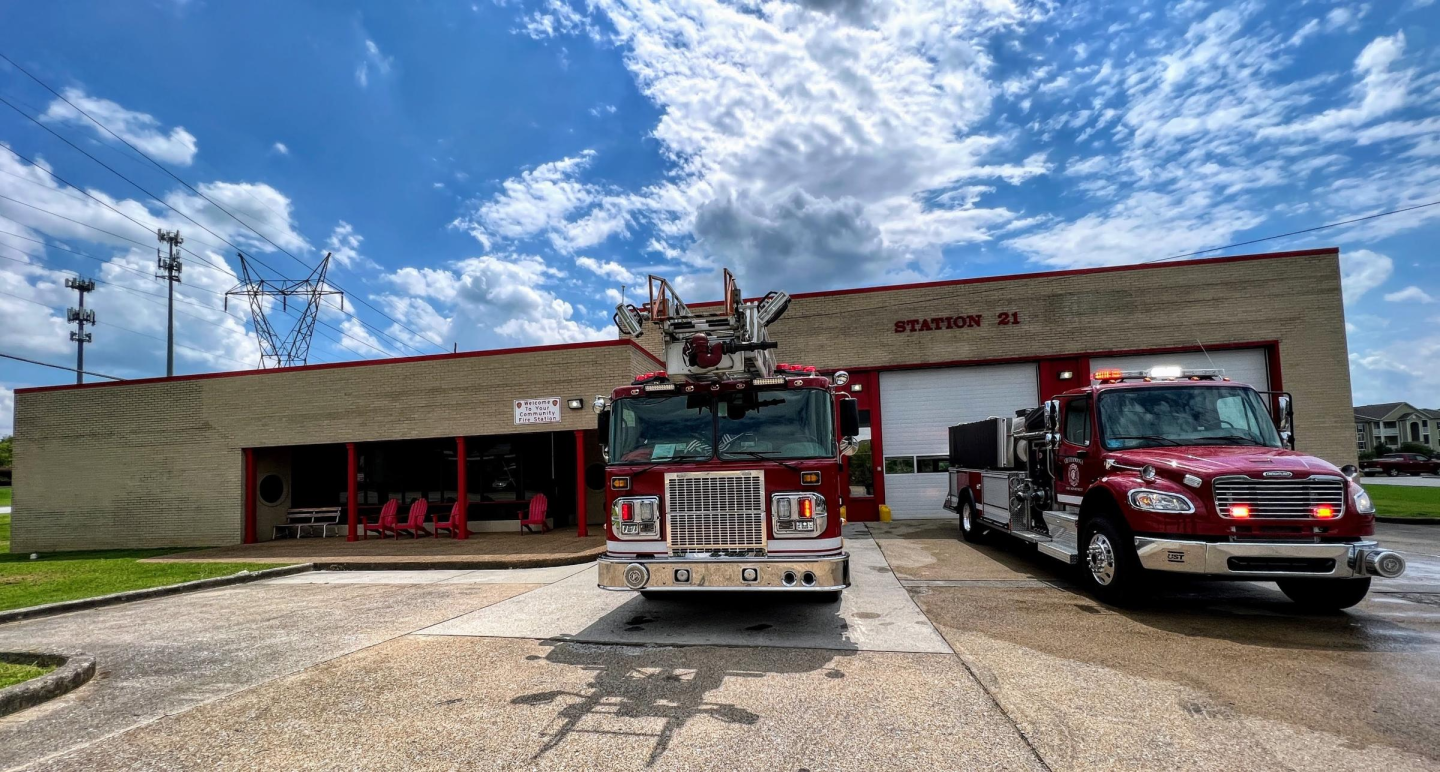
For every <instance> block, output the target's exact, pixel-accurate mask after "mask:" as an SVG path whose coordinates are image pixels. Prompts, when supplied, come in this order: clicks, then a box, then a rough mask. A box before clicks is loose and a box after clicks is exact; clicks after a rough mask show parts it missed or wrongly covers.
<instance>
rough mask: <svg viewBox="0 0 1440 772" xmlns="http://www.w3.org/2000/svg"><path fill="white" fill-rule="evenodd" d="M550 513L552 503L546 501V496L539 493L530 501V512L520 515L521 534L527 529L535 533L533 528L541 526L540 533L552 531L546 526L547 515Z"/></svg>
mask: <svg viewBox="0 0 1440 772" xmlns="http://www.w3.org/2000/svg"><path fill="white" fill-rule="evenodd" d="M549 511H550V503H549V502H548V501H546V499H545V494H543V493H537V494H535V498H533V499H530V511H529V512H521V513H520V533H525V531H526V530H527V529H529V530H531V532H533V531H534V529H533V528H532V526H537V525H538V526H540V533H545V532H546V531H548V530H550V527H549V526H547V525H546V524H545V515H546V514H547V513H548V512H549Z"/></svg>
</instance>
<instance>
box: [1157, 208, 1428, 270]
mask: <svg viewBox="0 0 1440 772" xmlns="http://www.w3.org/2000/svg"><path fill="white" fill-rule="evenodd" d="M1437 204H1440V201H1431V202H1430V203H1428V204H1416V205H1415V206H1407V207H1404V208H1401V209H1391V210H1390V211H1388V212H1380V213H1379V214H1367V215H1365V216H1364V217H1356V218H1354V219H1351V220H1341V221H1340V222H1332V223H1326V224H1324V225H1317V226H1315V227H1313V228H1304V229H1301V230H1298V231H1290V232H1289V233H1280V234H1277V235H1274V236H1265V237H1263V238H1258V239H1250V240H1249V241H1237V242H1235V243H1234V244H1226V245H1225V246H1223V247H1211V248H1209V249H1201V250H1198V251H1195V252H1186V253H1185V254H1183V255H1171V256H1169V257H1161V258H1157V259H1155V260H1146V261H1145V262H1144V263H1142V265H1148V264H1150V263H1160V262H1164V261H1166V260H1179V259H1180V258H1182V257H1194V256H1195V255H1203V254H1205V253H1206V252H1218V251H1220V250H1222V249H1234V248H1235V247H1243V246H1246V245H1249V244H1259V243H1260V242H1262V241H1273V240H1275V239H1283V238H1285V237H1287V236H1299V235H1300V234H1302V233H1314V232H1315V231H1323V230H1325V229H1327V228H1338V227H1340V226H1341V225H1353V224H1354V223H1357V222H1364V221H1366V220H1374V219H1375V218H1377V217H1389V216H1390V215H1392V214H1401V213H1402V212H1413V211H1415V210H1416V209H1424V208H1425V207H1427V206H1435V205H1437Z"/></svg>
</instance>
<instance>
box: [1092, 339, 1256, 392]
mask: <svg viewBox="0 0 1440 772" xmlns="http://www.w3.org/2000/svg"><path fill="white" fill-rule="evenodd" d="M1156 365H1180V366H1181V367H1189V368H1209V367H1218V368H1221V369H1223V370H1224V371H1225V377H1226V378H1229V379H1230V380H1232V381H1235V382H1236V383H1248V384H1250V385H1251V386H1254V387H1255V388H1256V389H1259V390H1260V391H1265V390H1266V389H1269V388H1270V368H1269V367H1268V366H1267V364H1266V358H1265V349H1259V348H1247V349H1235V350H1226V351H1211V352H1210V355H1209V356H1206V355H1205V354H1204V353H1203V352H1200V351H1195V352H1186V353H1183V354H1144V355H1141V356H1127V357H1091V358H1090V371H1091V372H1094V371H1096V370H1109V369H1118V370H1145V369H1147V368H1151V367H1154V366H1156Z"/></svg>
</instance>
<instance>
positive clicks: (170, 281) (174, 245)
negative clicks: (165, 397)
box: [155, 229, 185, 378]
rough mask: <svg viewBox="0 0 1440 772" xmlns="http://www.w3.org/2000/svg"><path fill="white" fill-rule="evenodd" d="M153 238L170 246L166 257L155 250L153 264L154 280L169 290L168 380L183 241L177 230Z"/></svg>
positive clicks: (171, 370)
mask: <svg viewBox="0 0 1440 772" xmlns="http://www.w3.org/2000/svg"><path fill="white" fill-rule="evenodd" d="M155 237H156V238H158V239H159V240H160V243H161V244H168V245H169V246H170V253H169V254H168V255H162V254H160V250H158V249H157V250H155V263H156V265H157V266H158V267H159V272H158V273H156V274H155V278H157V279H160V280H161V281H163V282H165V286H166V287H168V288H169V290H170V306H169V310H168V311H167V312H166V316H165V319H166V323H165V377H166V378H169V377H171V376H173V375H175V285H176V284H179V283H180V269H181V265H180V252H179V247H180V245H181V244H184V243H185V239H183V238H181V237H180V231H178V230H174V231H167V230H160V229H156V231H155Z"/></svg>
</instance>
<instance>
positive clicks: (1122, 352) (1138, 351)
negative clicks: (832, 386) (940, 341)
mask: <svg viewBox="0 0 1440 772" xmlns="http://www.w3.org/2000/svg"><path fill="white" fill-rule="evenodd" d="M1202 345H1203V348H1202ZM1252 348H1263V349H1265V350H1266V354H1267V356H1268V355H1270V354H1274V359H1276V360H1278V359H1279V351H1280V341H1278V340H1249V341H1235V342H1233V343H1205V344H1190V345H1179V346H1152V347H1149V348H1126V349H1110V350H1102V351H1072V352H1069V353H1057V354H1029V355H1025V356H1010V357H990V358H980V359H948V360H944V361H940V362H907V363H904V364H896V365H863V366H856V367H826V368H824V369H823V370H824V372H826V373H833V372H835V371H836V370H844V371H846V372H848V373H866V372H877V373H879V372H888V371H891V370H928V369H931V368H937V367H971V366H975V365H1008V364H1016V363H1021V362H1037V363H1038V362H1043V361H1045V360H1047V359H1078V358H1081V357H1085V358H1099V357H1123V356H1138V355H1143V354H1191V353H1199V352H1204V351H1233V350H1236V349H1252ZM1081 375H1088V373H1081ZM1270 375H1271V377H1274V375H1275V370H1274V368H1271V373H1270ZM1271 388H1274V384H1271Z"/></svg>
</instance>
